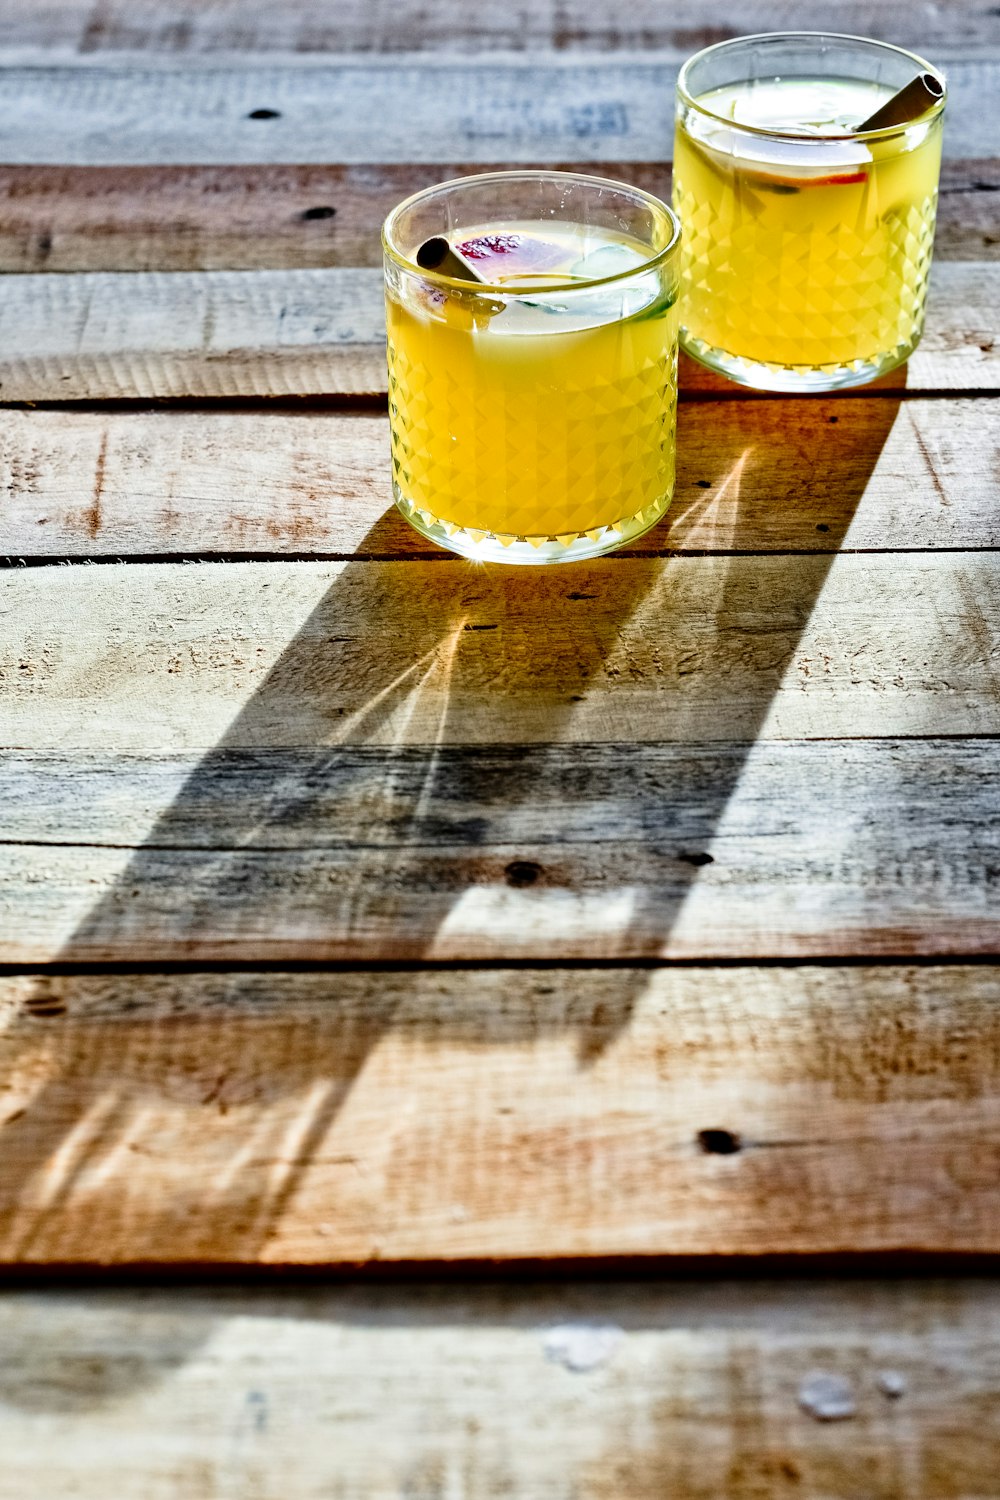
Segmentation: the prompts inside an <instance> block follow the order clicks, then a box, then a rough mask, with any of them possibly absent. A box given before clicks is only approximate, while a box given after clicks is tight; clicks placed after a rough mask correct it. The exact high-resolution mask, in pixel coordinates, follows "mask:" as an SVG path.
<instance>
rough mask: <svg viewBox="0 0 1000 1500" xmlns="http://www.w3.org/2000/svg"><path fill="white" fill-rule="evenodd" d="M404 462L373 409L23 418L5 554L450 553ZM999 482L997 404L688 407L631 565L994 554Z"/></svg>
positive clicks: (5, 514) (18, 414) (8, 465)
mask: <svg viewBox="0 0 1000 1500" xmlns="http://www.w3.org/2000/svg"><path fill="white" fill-rule="evenodd" d="M388 451H389V435H388V421H387V418H385V417H382V416H376V415H373V414H368V413H362V412H355V413H352V414H347V413H344V412H337V411H308V412H298V413H296V412H294V411H288V410H280V409H278V410H275V409H269V410H268V409H265V410H264V411H238V412H232V411H228V412H227V411H220V410H209V411H189V410H179V411H169V410H167V411H163V410H160V411H141V410H130V411H118V412H107V411H103V412H83V411H75V410H72V409H70V410H59V411H53V410H30V409H29V410H14V409H10V408H8V409H6V410H2V411H0V495H2V496H3V509H2V518H0V553H3V552H5V553H6V554H7V555H8V556H9V557H10V558H11V559H22V560H23V559H31V560H39V559H43V558H59V557H92V558H116V557H132V558H134V557H154V556H155V557H161V558H169V557H212V556H228V557H232V556H234V555H243V556H247V555H251V554H256V555H265V556H267V555H285V556H288V555H291V556H302V557H304V556H309V555H323V554H326V555H328V556H334V557H336V556H342V557H354V558H356V559H357V560H359V561H360V560H364V559H366V558H377V559H380V560H389V559H392V558H405V557H408V556H426V557H429V558H437V559H442V558H443V554H442V553H441V551H440V550H439V549H438V548H436V547H435V546H434V545H433V543H431V542H428V541H426V540H425V539H424V538H423V537H422V536H421V535H420V534H419V533H418V532H416V531H414V530H413V528H412V527H410V526H408V525H407V524H406V522H405V521H404V520H403V519H402V517H401V516H399V515H398V514H397V513H396V511H395V510H394V509H393V508H392V493H391V488H390V484H389V459H388ZM817 452H822V454H823V462H822V465H821V466H819V467H817V464H816V454H817ZM998 471H1000V406H998V404H997V403H996V402H995V401H993V400H990V399H979V400H975V399H968V398H967V399H965V400H959V401H956V400H948V399H943V398H938V399H935V400H922V399H911V400H907V401H905V402H903V403H901V404H900V403H897V402H895V401H893V400H890V399H886V398H882V399H880V400H877V401H873V400H871V399H866V398H858V399H848V398H843V397H837V398H835V399H831V400H820V401H817V400H809V401H781V402H777V401H768V400H763V401H754V400H744V401H719V402H715V401H697V402H687V403H684V404H683V405H682V408H681V413H680V426H679V443H678V479H677V489H676V494H675V500H674V504H673V509H672V513H671V517H670V519H669V521H668V523H667V524H665V525H663V526H660V527H657V528H656V529H655V530H653V531H652V532H649V533H647V535H646V536H644V537H641V538H640V539H639V540H638V541H637V542H636V543H635V544H634V545H633V546H632V547H631V548H630V549H629V552H630V555H648V556H655V555H663V554H665V553H667V552H675V553H695V552H795V551H810V552H836V551H840V552H851V551H875V552H882V551H891V550H897V549H898V550H912V549H916V548H926V549H931V550H935V549H949V548H951V549H953V548H965V549H970V550H974V549H977V548H992V547H997V546H998V545H1000V517H998V513H997V504H996V477H995V476H996V474H997V472H998Z"/></svg>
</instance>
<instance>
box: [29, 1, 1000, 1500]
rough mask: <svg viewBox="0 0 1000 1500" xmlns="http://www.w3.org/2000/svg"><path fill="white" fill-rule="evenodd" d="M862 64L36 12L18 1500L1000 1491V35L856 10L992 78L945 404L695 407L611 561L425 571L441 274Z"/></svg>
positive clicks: (930, 399)
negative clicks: (394, 274)
mask: <svg viewBox="0 0 1000 1500" xmlns="http://www.w3.org/2000/svg"><path fill="white" fill-rule="evenodd" d="M830 24H831V16H830V7H829V6H828V5H819V4H817V3H816V0H806V3H803V4H797V5H795V6H792V5H791V4H789V3H786V0H748V3H747V4H745V5H744V6H743V7H742V8H741V10H740V13H739V16H738V17H734V16H733V15H732V14H731V12H730V10H728V9H727V8H725V7H721V6H720V5H719V4H718V0H685V3H684V4H682V5H680V6H663V5H662V4H659V3H654V0H637V3H635V4H632V5H630V6H628V7H617V8H616V7H608V6H598V5H596V4H595V3H594V0H560V3H558V4H557V3H555V0H525V3H524V4H519V5H518V6H516V7H496V6H493V7H489V6H480V7H470V6H468V5H467V4H465V3H462V0H435V3H433V4H430V5H428V4H425V3H420V4H417V3H416V0H394V3H393V4H392V5H391V6H390V5H388V4H386V3H385V0H339V3H338V4H337V5H335V6H332V5H330V4H328V3H325V0H288V3H286V4H283V5H280V6H259V5H251V4H250V3H248V0H131V3H130V4H128V5H126V4H125V3H124V0H43V3H40V4H38V5H32V6H28V5H24V4H22V3H20V0H0V273H2V274H3V294H4V295H3V297H2V299H0V403H2V404H0V565H2V567H0V1267H2V1269H3V1274H4V1275H5V1276H7V1277H10V1278H12V1279H15V1280H16V1278H18V1277H22V1278H23V1277H25V1276H29V1277H35V1278H38V1277H43V1278H45V1279H44V1285H41V1286H37V1287H24V1286H21V1287H18V1286H16V1285H11V1286H9V1287H7V1288H6V1289H5V1290H4V1292H3V1294H2V1296H0V1350H2V1354H3V1357H2V1359H0V1449H2V1450H3V1459H2V1461H0V1500H36V1496H37V1497H38V1500H59V1497H61V1496H63V1495H66V1496H69V1495H75V1496H79V1497H81V1500H89V1497H91V1496H93V1497H94V1500H97V1497H101V1500H104V1497H105V1496H107V1495H109V1494H115V1495H120V1496H122V1497H124V1500H132V1497H133V1496H135V1497H136V1500H138V1497H142V1500H157V1497H159V1496H163V1497H166V1496H170V1497H171V1500H173V1497H175V1496H180V1497H185V1496H188V1495H190V1496H191V1497H193V1500H194V1497H197V1500H206V1497H216V1496H217V1497H220V1500H225V1497H229V1496H233V1497H235V1496H239V1497H240V1500H246V1497H250V1496H254V1497H260V1500H310V1497H312V1496H314V1495H315V1496H317V1497H318V1496H320V1495H323V1496H338V1497H344V1500H357V1497H361V1496H365V1497H366V1500H367V1497H369V1496H370V1497H373V1500H381V1497H385V1500H389V1497H406V1500H459V1497H460V1500H466V1497H468V1500H476V1497H483V1500H486V1497H490V1500H492V1497H494V1496H497V1495H503V1494H509V1495H512V1496H513V1495H516V1496H517V1497H518V1500H521V1497H525V1500H535V1497H538V1500H625V1497H628V1500H647V1497H648V1500H653V1497H654V1496H655V1497H656V1500H661V1497H663V1500H721V1497H727V1500H763V1497H765V1496H766V1497H767V1500H771V1497H775V1500H786V1497H787V1500H791V1497H793V1496H794V1497H806V1500H841V1497H843V1500H858V1497H859V1496H878V1497H879V1500H996V1496H997V1494H998V1493H1000V1488H998V1481H997V1474H998V1473H1000V1439H998V1438H997V1432H998V1430H1000V1427H998V1423H1000V1366H998V1363H997V1357H996V1347H997V1328H998V1318H1000V1313H998V1290H997V1284H996V1282H995V1280H993V1279H992V1278H989V1279H987V1278H985V1277H976V1276H969V1275H965V1274H960V1272H962V1270H963V1268H964V1267H965V1266H966V1265H968V1266H971V1267H973V1268H975V1267H981V1266H982V1264H983V1263H984V1262H985V1261H986V1260H987V1259H989V1258H992V1257H994V1256H995V1255H996V1253H997V1250H998V1248H1000V1187H998V1182H1000V1172H998V1163H1000V1025H998V1010H997V1004H996V1001H997V995H998V993H1000V965H998V958H1000V930H998V929H1000V916H998V913H1000V891H998V882H1000V834H998V831H997V819H996V808H997V806H998V805H1000V800H998V781H1000V579H998V572H997V545H998V524H1000V523H998V519H997V518H998V514H1000V510H998V505H997V501H998V490H1000V484H998V458H1000V405H998V400H997V398H998V395H1000V346H998V343H997V318H996V307H997V305H998V301H1000V150H998V145H997V129H996V122H995V119H994V118H993V112H992V111H991V110H990V109H989V108H988V107H987V106H988V103H989V101H990V100H991V99H992V98H993V97H994V96H995V94H996V91H997V82H998V80H1000V13H998V10H997V7H996V6H993V5H988V4H986V3H985V0H939V3H937V4H934V5H931V6H927V7H924V8H922V9H920V10H919V11H915V10H914V8H913V7H912V6H911V5H909V4H903V3H902V0H884V3H882V4H881V5H880V6H879V7H878V8H877V9H875V8H873V7H871V6H863V5H860V4H859V3H857V0H847V3H843V4H841V5H840V6H839V7H838V8H837V11H836V22H835V24H836V29H837V30H841V31H846V32H856V33H863V34H874V35H879V36H882V37H884V38H885V39H887V40H890V41H893V42H895V43H898V44H901V45H904V46H910V47H915V48H916V49H917V50H918V51H923V52H924V53H925V54H926V55H928V56H930V57H931V58H932V59H934V60H935V61H940V62H941V63H942V64H943V65H944V66H945V68H946V70H947V72H948V75H949V82H950V88H951V104H950V110H949V117H948V125H947V132H946V137H945V141H946V145H945V162H944V165H943V171H942V181H941V189H942V191H941V200H940V216H939V230H938V239H937V250H936V261H935V270H934V276H933V283H932V294H931V301H930V308H929V316H928V326H927V332H926V336H925V339H924V341H923V343H922V344H921V346H920V348H919V349H918V350H917V352H916V353H915V355H914V356H913V358H912V359H911V360H910V362H909V365H908V367H907V368H905V369H904V370H902V371H897V372H894V373H893V374H892V375H890V376H889V377H886V378H885V379H883V380H882V381H880V382H878V383H877V384H876V386H874V387H872V388H870V389H868V390H865V391H855V392H850V393H847V394H844V395H838V396H834V397H829V398H823V399H811V400H787V399H783V398H773V397H766V396H760V395H755V394H754V393H752V392H747V391H741V390H738V389H737V388H735V387H733V386H730V385H728V384H727V383H726V382H724V381H722V380H721V379H718V378H716V377H714V376H712V375H711V374H709V372H707V371H705V370H703V369H702V368H701V367H700V366H697V365H695V364H693V363H692V362H690V361H685V362H684V363H683V370H682V388H681V406H680V443H681V447H680V453H679V471H678V487H677V495H676V500H675V502H674V505H673V508H672V511H671V514H670V517H669V519H668V521H667V522H666V523H665V524H664V525H662V526H660V527H658V528H657V529H656V530H654V531H653V532H651V533H649V534H648V535H647V536H646V537H644V538H642V539H641V540H640V541H639V542H638V543H636V544H635V545H634V546H633V547H631V548H629V549H628V550H627V551H626V552H624V553H622V554H620V555H617V556H614V557H611V558H607V559H605V560H603V561H602V562H600V563H594V564H587V565H576V566H574V567H573V568H568V569H564V570H561V569H554V570H545V572H544V574H539V573H538V572H535V571H534V570H527V571H526V572H525V571H517V570H512V569H509V570H498V569H477V568H474V567H472V566H471V565H469V564H467V563H465V562H463V561H460V560H458V559H455V558H451V557H449V556H447V555H446V554H444V553H442V552H440V551H438V550H437V549H435V548H433V547H432V546H431V545H430V544H429V543H427V542H425V541H424V540H423V539H422V538H421V537H420V536H419V535H418V534H417V533H416V532H415V531H413V530H411V529H410V528H409V527H407V525H406V523H405V522H404V521H403V520H402V519H401V518H400V517H399V516H398V514H397V513H396V512H395V511H394V509H393V508H392V506H391V495H390V488H389V476H388V463H387V455H386V446H387V419H386V416H385V366H384V353H383V342H382V341H383V339H384V325H383V318H382V306H381V277H380V271H379V251H378V226H379V223H380V221H381V218H382V217H383V215H384V213H385V212H386V210H387V209H388V208H389V207H390V206H391V205H392V204H393V203H394V202H396V201H398V199H399V198H401V197H403V196H405V194H406V193H408V192H410V191H413V190H415V189H416V188H418V187H419V186H421V185H423V184H425V183H430V182H433V181H437V180H440V179H441V178H443V177H446V176H452V175H458V174H461V173H463V172H468V171H474V170H481V169H482V168H483V167H489V166H495V167H503V166H510V165H518V164H521V163H533V164H538V165H541V164H549V165H558V166H562V167H566V168H569V169H574V170H585V171H596V172H599V173H601V174H602V175H611V176H615V177H624V178H627V179H632V180H635V181H637V182H639V183H640V184H641V185H643V186H645V187H646V188H648V189H650V190H651V191H654V192H659V193H661V194H666V193H668V192H669V184H670V161H669V158H670V154H671V152H670V135H671V123H670V122H671V112H672V102H671V96H672V87H673V79H674V77H675V75H676V70H677V67H678V65H679V63H680V62H681V60H682V59H683V58H684V57H685V56H686V55H688V54H689V53H690V52H691V51H693V50H695V49H696V48H697V47H700V46H702V45H705V44H706V43H709V42H712V41H715V40H719V39H722V38H723V37H725V36H728V35H733V34H737V33H740V32H744V33H745V32H749V31H753V30H770V29H779V28H781V27H784V26H788V25H794V26H795V27H797V28H805V29H815V28H822V27H824V26H829V25H830ZM859 1256H860V1257H862V1258H867V1259H865V1260H864V1266H863V1269H865V1271H866V1273H867V1274H869V1276H874V1275H875V1274H877V1275H878V1276H879V1277H880V1279H878V1280H874V1279H868V1280H864V1281H859V1280H857V1279H856V1278H855V1276H854V1275H853V1274H849V1273H850V1272H851V1270H852V1268H853V1267H854V1265H855V1262H856V1260H857V1258H858V1257H859ZM776 1257H777V1258H779V1259H778V1260H775V1259H774V1258H776ZM692 1262H697V1263H698V1266H699V1267H700V1275H701V1278H702V1279H700V1280H698V1281H684V1280H677V1279H676V1278H677V1276H679V1275H682V1274H684V1272H685V1270H686V1271H687V1273H688V1274H690V1269H691V1263H692ZM772 1262H773V1266H772ZM814 1263H815V1264H818V1265H819V1266H820V1267H821V1268H822V1270H823V1274H824V1276H826V1277H827V1278H828V1279H826V1280H817V1279H815V1277H814V1276H812V1275H803V1274H802V1269H801V1268H807V1267H809V1266H811V1265H813V1264H814ZM417 1264H419V1266H420V1268H421V1273H420V1274H421V1275H422V1276H424V1277H429V1278H431V1279H430V1280H428V1281H426V1282H425V1283H423V1284H417V1283H415V1282H414V1281H413V1280H412V1274H411V1273H412V1272H413V1268H414V1267H415V1266H416V1265H417ZM588 1264H592V1265H595V1266H596V1265H600V1266H601V1267H602V1268H603V1269H605V1270H606V1269H608V1267H609V1266H611V1267H613V1269H614V1278H613V1279H609V1280H605V1281H604V1282H597V1281H594V1280H593V1279H588V1274H589V1273H588ZM205 1266H211V1267H212V1270H213V1274H214V1275H215V1276H216V1277H220V1278H223V1277H225V1276H228V1275H234V1276H236V1277H237V1282H236V1283H235V1284H230V1283H229V1282H228V1281H226V1280H219V1281H217V1282H215V1283H214V1284H213V1285H211V1286H208V1287H204V1286H202V1287H199V1286H197V1285H194V1284H192V1285H188V1284H187V1283H186V1282H184V1281H181V1280H179V1281H178V1282H177V1284H175V1285H174V1286H172V1287H169V1288H160V1289H157V1288H156V1287H155V1286H143V1285H131V1286H125V1285H119V1284H117V1281H116V1278H118V1277H120V1276H123V1275H125V1274H126V1272H127V1273H128V1275H130V1276H132V1277H144V1278H146V1279H147V1280H151V1281H153V1282H154V1283H155V1281H156V1279H157V1277H158V1275H159V1274H160V1273H161V1272H163V1273H164V1274H165V1273H166V1270H167V1268H169V1272H170V1275H171V1276H173V1277H174V1278H184V1277H197V1275H198V1272H199V1269H200V1268H203V1267H205ZM359 1266H363V1267H366V1268H367V1269H366V1271H365V1272H364V1273H363V1274H360V1275H359V1273H358V1270H357V1268H358V1267H359ZM769 1266H772V1269H771V1271H770V1273H769V1274H765V1275H764V1279H761V1276H762V1270H763V1272H764V1273H767V1268H768V1267H769ZM376 1267H377V1268H378V1270H377V1275H376V1271H375V1268H376ZM486 1267H488V1268H489V1269H488V1271H487V1270H485V1269H484V1268H486ZM943 1267H947V1268H948V1269H949V1270H950V1272H951V1274H950V1276H949V1277H948V1278H947V1279H941V1277H940V1274H939V1275H938V1277H937V1279H933V1280H931V1279H928V1275H927V1272H928V1271H929V1270H930V1271H934V1270H936V1271H937V1272H938V1273H940V1272H941V1270H942V1268H943ZM296 1268H299V1269H302V1270H308V1271H309V1272H310V1275H311V1276H312V1277H313V1278H315V1277H317V1275H321V1276H325V1275H326V1274H329V1270H330V1268H332V1269H333V1272H334V1274H335V1275H336V1276H337V1277H338V1278H339V1280H340V1284H339V1285H337V1286H332V1287H331V1286H327V1285H320V1284H317V1282H316V1280H315V1279H314V1280H310V1281H308V1282H306V1283H303V1284H300V1285H289V1284H286V1282H285V1281H284V1280H280V1281H273V1280H270V1281H268V1283H267V1284H266V1285H263V1284H254V1285H246V1284H244V1285H240V1284H239V1282H238V1277H239V1276H240V1275H241V1274H242V1273H245V1272H247V1271H248V1270H249V1271H255V1270H258V1271H259V1272H260V1273H261V1274H262V1275H263V1273H264V1271H265V1270H266V1272H267V1275H268V1277H270V1278H273V1277H276V1276H278V1275H279V1274H280V1275H282V1276H287V1274H288V1273H289V1271H294V1270H295V1269H296ZM352 1268H353V1269H352ZM394 1268H395V1269H394ZM404 1268H408V1270H407V1271H406V1272H405V1274H404ZM671 1268H673V1270H672V1272H671ZM543 1269H544V1270H545V1274H546V1277H547V1280H546V1282H545V1284H543V1285H540V1284H539V1283H538V1280H537V1277H538V1275H539V1274H540V1273H541V1272H542V1270H543ZM651 1269H652V1270H655V1271H656V1273H658V1274H661V1273H663V1272H664V1271H666V1272H668V1273H671V1274H672V1275H673V1277H674V1278H675V1279H673V1280H666V1281H650V1280H648V1279H647V1280H640V1279H637V1278H640V1277H643V1276H645V1277H648V1276H649V1275H650V1272H651ZM83 1271H86V1272H87V1273H88V1275H89V1276H91V1277H93V1278H97V1280H98V1281H99V1283H100V1284H99V1285H96V1286H95V1285H93V1284H90V1285H82V1284H74V1283H73V1281H72V1277H73V1276H74V1275H78V1274H80V1273H81V1272H83ZM407 1275H410V1276H411V1279H409V1280H407V1279H406V1276H407ZM484 1276H488V1277H489V1279H488V1280H484V1279H483V1278H484ZM352 1277H353V1279H351V1278H352ZM435 1277H437V1278H438V1279H437V1281H435V1280H434V1278H435ZM451 1277H456V1278H462V1279H460V1280H449V1279H447V1278H451ZM532 1277H534V1278H535V1279H534V1280H532ZM59 1278H63V1279H64V1280H65V1285H60V1280H59ZM345 1278H346V1279H345ZM442 1278H444V1279H442ZM734 1278H736V1279H734ZM831 1379H832V1380H833V1382H834V1384H833V1385H832V1386H830V1384H829V1382H830V1380H831ZM817 1380H819V1382H820V1383H819V1385H818V1386H817V1385H816V1381H817ZM824 1381H826V1384H825V1385H824V1383H823V1382H824ZM838 1381H839V1382H840V1384H838V1383H837V1382H838ZM845 1391H846V1396H845ZM817 1392H818V1394H816V1393H817ZM810 1393H812V1394H810ZM824 1400H825V1401H827V1403H828V1404H829V1403H831V1402H832V1406H833V1408H836V1410H834V1411H833V1413H832V1415H833V1416H835V1417H837V1418H838V1419H837V1420H827V1418H829V1417H830V1416H831V1410H830V1409H826V1410H824V1409H823V1402H824ZM838 1401H839V1402H840V1404H841V1405H840V1408H838ZM845 1401H846V1405H847V1408H848V1409H846V1410H845V1409H842V1408H843V1405H844V1402H845ZM529 1411H530V1416H529ZM319 1433H322V1434H323V1438H322V1441H318V1440H317V1434H319Z"/></svg>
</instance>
